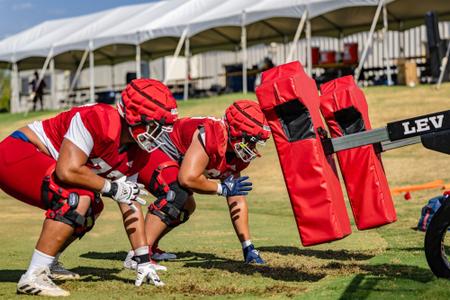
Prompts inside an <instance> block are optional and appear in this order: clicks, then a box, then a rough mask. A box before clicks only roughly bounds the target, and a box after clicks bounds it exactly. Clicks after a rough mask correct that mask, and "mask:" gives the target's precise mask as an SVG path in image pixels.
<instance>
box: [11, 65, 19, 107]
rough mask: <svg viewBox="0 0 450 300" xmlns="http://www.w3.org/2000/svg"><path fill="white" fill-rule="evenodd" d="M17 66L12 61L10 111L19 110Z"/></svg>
mask: <svg viewBox="0 0 450 300" xmlns="http://www.w3.org/2000/svg"><path fill="white" fill-rule="evenodd" d="M19 102H20V100H19V68H18V66H17V63H16V62H14V63H13V64H12V73H11V104H10V105H11V108H10V109H11V113H17V112H19V110H20V108H19V104H20V103H19Z"/></svg>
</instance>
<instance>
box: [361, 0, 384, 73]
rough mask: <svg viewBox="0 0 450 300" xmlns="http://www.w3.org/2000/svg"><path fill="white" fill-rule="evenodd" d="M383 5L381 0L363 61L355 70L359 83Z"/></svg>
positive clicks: (365, 47) (362, 56)
mask: <svg viewBox="0 0 450 300" xmlns="http://www.w3.org/2000/svg"><path fill="white" fill-rule="evenodd" d="M383 4H384V0H380V2H378V7H377V10H376V12H375V16H374V18H373V21H372V25H371V26H370V31H369V35H368V36H367V39H366V43H365V46H364V50H363V53H362V55H361V59H360V60H359V64H358V67H357V68H356V70H355V81H358V79H359V76H360V75H361V70H362V67H363V65H364V62H365V61H366V58H367V53H369V48H370V47H372V43H373V34H374V32H375V28H376V26H377V22H378V18H379V17H380V13H381V9H382V8H383Z"/></svg>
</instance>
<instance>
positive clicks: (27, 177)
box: [0, 132, 90, 296]
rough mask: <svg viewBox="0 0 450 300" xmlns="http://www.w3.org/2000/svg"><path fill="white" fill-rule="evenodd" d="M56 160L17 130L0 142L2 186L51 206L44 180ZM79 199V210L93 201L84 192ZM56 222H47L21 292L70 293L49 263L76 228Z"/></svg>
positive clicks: (29, 200) (20, 196) (35, 202)
mask: <svg viewBox="0 0 450 300" xmlns="http://www.w3.org/2000/svg"><path fill="white" fill-rule="evenodd" d="M55 163H56V162H55V160H54V159H53V158H51V157H49V156H47V155H45V154H43V153H42V152H40V151H38V150H37V149H36V147H35V146H34V145H33V144H31V143H29V142H28V141H27V139H26V137H24V136H23V135H21V134H20V133H17V132H16V133H13V134H12V136H10V137H7V138H6V139H5V140H3V141H2V142H1V143H0V188H2V189H3V190H4V191H5V192H6V193H8V194H9V195H11V196H13V197H14V198H16V199H18V200H20V201H22V202H25V203H28V204H30V205H33V206H36V207H39V208H41V209H47V208H49V203H47V202H48V201H44V197H43V194H44V193H43V190H42V187H43V186H44V179H45V178H46V176H48V174H49V172H50V171H51V170H52V168H53V167H54V165H55ZM18 178H20V180H18ZM50 199H56V198H53V197H52V198H50ZM59 199H62V198H59ZM47 200H48V199H47ZM79 200H80V201H79V204H80V206H79V210H80V211H81V213H83V212H84V210H85V207H86V205H88V204H85V203H86V202H87V203H89V201H90V200H89V199H88V198H86V197H84V195H83V196H81V197H80V199H79ZM54 223H56V222H55V220H46V221H45V222H44V226H43V230H42V234H41V237H40V239H39V242H38V244H37V246H36V249H35V251H34V253H33V257H32V262H31V263H30V268H29V272H28V271H27V273H26V274H24V276H22V278H21V280H20V281H19V284H18V292H23V293H30V294H41V295H52V296H58V295H62V296H64V295H68V294H69V293H68V292H67V291H64V290H62V289H60V288H59V287H57V286H56V285H55V284H54V283H53V282H52V280H51V279H50V277H49V276H50V274H49V266H50V265H51V264H52V262H53V261H54V256H55V255H56V253H57V252H58V251H59V247H61V245H62V244H63V243H64V242H65V239H67V237H70V236H71V235H72V233H73V228H72V227H70V226H68V225H67V224H62V225H60V224H56V227H55V225H54ZM59 223H61V222H59Z"/></svg>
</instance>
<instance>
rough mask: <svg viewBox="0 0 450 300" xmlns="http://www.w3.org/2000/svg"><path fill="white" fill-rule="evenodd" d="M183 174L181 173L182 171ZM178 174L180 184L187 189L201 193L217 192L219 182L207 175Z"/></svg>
mask: <svg viewBox="0 0 450 300" xmlns="http://www.w3.org/2000/svg"><path fill="white" fill-rule="evenodd" d="M180 174H181V173H180ZM180 174H179V176H178V181H179V183H180V185H181V186H182V187H184V188H186V189H190V190H191V191H193V192H195V193H199V194H216V193H217V187H218V183H217V182H215V181H212V180H209V179H208V178H206V176H205V175H200V176H189V175H188V176H183V175H181V176H180Z"/></svg>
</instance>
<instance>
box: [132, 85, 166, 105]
mask: <svg viewBox="0 0 450 300" xmlns="http://www.w3.org/2000/svg"><path fill="white" fill-rule="evenodd" d="M130 86H131V87H132V88H133V89H134V90H135V91H136V92H138V93H139V94H140V95H141V96H143V97H144V98H147V99H148V100H150V101H152V102H153V103H155V104H156V105H158V106H159V107H161V108H162V109H164V110H165V111H168V112H170V111H171V110H170V109H167V107H165V106H164V105H162V104H161V103H159V102H158V101H156V100H155V99H154V98H153V97H152V96H150V95H149V94H146V93H144V92H143V91H141V90H140V89H139V88H138V87H137V86H136V85H135V84H134V82H133V81H131V82H130Z"/></svg>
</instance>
